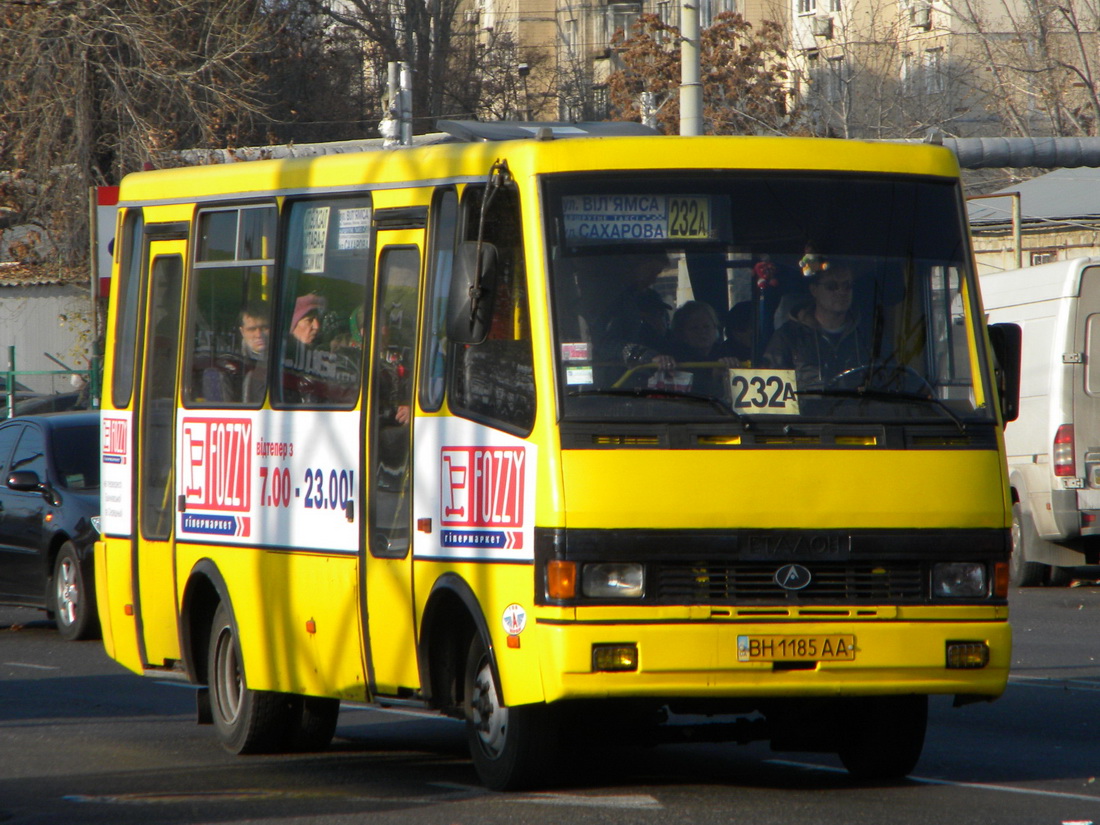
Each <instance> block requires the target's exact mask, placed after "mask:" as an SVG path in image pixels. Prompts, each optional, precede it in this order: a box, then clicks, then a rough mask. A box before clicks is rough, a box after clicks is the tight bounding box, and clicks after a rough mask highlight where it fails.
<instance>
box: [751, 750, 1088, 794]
mask: <svg viewBox="0 0 1100 825" xmlns="http://www.w3.org/2000/svg"><path fill="white" fill-rule="evenodd" d="M767 761H768V762H769V763H770V764H772V765H788V766H790V767H792V768H803V769H805V770H809V771H821V772H824V773H847V771H846V770H845V769H844V768H834V767H833V766H832V765H814V764H812V763H810V762H792V761H789V760H786V759H769V760H767ZM905 778H906V779H907V780H909V781H910V782H917V783H920V784H921V785H948V786H950V787H955V788H973V789H974V790H978V791H1000V792H1002V793H1016V794H1023V795H1025V796H1044V797H1049V798H1052V799H1073V800H1077V801H1082V802H1100V796H1090V795H1089V794H1083V793H1067V792H1065V791H1041V790H1038V789H1036V788H1017V787H1013V786H1012V785H990V784H988V783H985V782H954V781H952V780H950V779H932V778H931V777H927V776H907V777H905Z"/></svg>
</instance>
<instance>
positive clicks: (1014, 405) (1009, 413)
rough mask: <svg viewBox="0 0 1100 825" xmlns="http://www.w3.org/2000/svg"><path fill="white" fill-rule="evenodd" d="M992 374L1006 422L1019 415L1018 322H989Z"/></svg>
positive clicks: (1020, 335)
mask: <svg viewBox="0 0 1100 825" xmlns="http://www.w3.org/2000/svg"><path fill="white" fill-rule="evenodd" d="M989 343H990V344H991V345H992V346H993V374H994V379H995V380H996V382H997V393H998V394H999V395H1000V397H1001V417H1002V418H1003V419H1004V421H1005V423H1006V424H1007V423H1008V422H1009V421H1015V420H1016V419H1017V417H1018V416H1019V415H1020V354H1021V352H1023V332H1022V330H1021V329H1020V325H1019V324H990V325H989Z"/></svg>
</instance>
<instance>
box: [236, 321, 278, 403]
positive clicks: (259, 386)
mask: <svg viewBox="0 0 1100 825" xmlns="http://www.w3.org/2000/svg"><path fill="white" fill-rule="evenodd" d="M238 328H239V329H240V332H241V354H242V355H243V356H244V379H243V380H242V382H241V400H242V401H244V403H246V404H258V403H260V402H261V401H263V399H264V391H265V390H266V384H267V353H268V349H269V347H270V345H271V309H270V307H269V306H268V304H267V301H259V300H256V301H249V302H248V303H247V304H245V307H244V309H242V310H241V314H240V324H239V325H238Z"/></svg>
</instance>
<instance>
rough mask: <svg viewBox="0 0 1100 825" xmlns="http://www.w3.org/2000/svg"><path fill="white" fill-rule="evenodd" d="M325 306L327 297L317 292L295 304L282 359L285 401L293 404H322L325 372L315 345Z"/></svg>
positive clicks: (300, 298) (304, 296)
mask: <svg viewBox="0 0 1100 825" xmlns="http://www.w3.org/2000/svg"><path fill="white" fill-rule="evenodd" d="M325 306H326V301H325V299H324V297H323V296H321V295H318V294H317V293H315V292H311V293H308V294H306V295H301V296H299V297H298V299H297V300H296V301H295V302H294V312H293V314H292V315H291V317H290V334H289V335H288V336H287V342H286V351H285V353H284V355H283V369H284V378H283V398H284V400H286V401H289V402H291V403H297V404H311V403H315V402H318V401H321V400H323V398H322V396H323V393H322V389H323V387H322V384H321V382H320V381H319V380H318V379H319V377H320V376H321V375H322V373H323V370H322V369H321V364H319V363H318V358H317V356H318V354H319V353H318V352H317V351H316V348H315V345H316V343H317V338H318V336H319V335H320V332H321V317H322V315H323V314H324V312H325ZM330 357H331V356H330Z"/></svg>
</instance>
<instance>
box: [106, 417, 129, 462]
mask: <svg viewBox="0 0 1100 825" xmlns="http://www.w3.org/2000/svg"><path fill="white" fill-rule="evenodd" d="M102 424H103V444H102V452H101V455H102V456H103V462H104V463H105V464H126V463H127V456H128V455H129V445H130V422H129V421H127V420H126V419H125V418H107V417H104V418H103V419H102Z"/></svg>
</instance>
